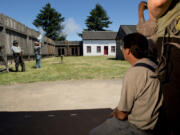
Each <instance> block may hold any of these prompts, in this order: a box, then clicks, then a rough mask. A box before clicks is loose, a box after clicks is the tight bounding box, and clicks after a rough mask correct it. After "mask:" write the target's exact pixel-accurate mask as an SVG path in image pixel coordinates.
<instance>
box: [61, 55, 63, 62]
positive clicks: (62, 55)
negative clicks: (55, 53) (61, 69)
mask: <svg viewBox="0 0 180 135" xmlns="http://www.w3.org/2000/svg"><path fill="white" fill-rule="evenodd" d="M61 64H63V55H61Z"/></svg>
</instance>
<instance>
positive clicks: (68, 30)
mask: <svg viewBox="0 0 180 135" xmlns="http://www.w3.org/2000/svg"><path fill="white" fill-rule="evenodd" d="M80 30H81V28H80V26H79V25H78V24H77V23H76V22H75V20H74V18H72V17H70V18H68V19H67V20H66V21H65V23H64V30H63V35H66V36H68V35H73V34H77V33H78V32H80Z"/></svg>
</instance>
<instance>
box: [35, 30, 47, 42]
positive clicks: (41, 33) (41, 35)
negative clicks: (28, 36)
mask: <svg viewBox="0 0 180 135" xmlns="http://www.w3.org/2000/svg"><path fill="white" fill-rule="evenodd" d="M38 31H39V32H40V35H39V36H38V38H37V39H38V40H39V42H42V41H43V38H44V36H45V34H46V32H45V31H44V30H43V28H42V27H38Z"/></svg>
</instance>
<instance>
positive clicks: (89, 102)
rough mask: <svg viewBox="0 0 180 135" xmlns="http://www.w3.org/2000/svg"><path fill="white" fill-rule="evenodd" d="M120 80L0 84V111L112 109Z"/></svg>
mask: <svg viewBox="0 0 180 135" xmlns="http://www.w3.org/2000/svg"><path fill="white" fill-rule="evenodd" d="M121 85H122V80H70V81H55V82H38V83H29V84H15V85H0V111H47V110H76V109H97V108H115V107H116V105H117V104H118V102H119V99H120V90H121V87H122V86H121Z"/></svg>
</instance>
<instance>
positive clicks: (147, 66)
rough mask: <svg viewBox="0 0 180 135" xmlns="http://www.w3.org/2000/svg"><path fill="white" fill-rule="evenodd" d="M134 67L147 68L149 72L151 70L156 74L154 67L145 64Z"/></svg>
mask: <svg viewBox="0 0 180 135" xmlns="http://www.w3.org/2000/svg"><path fill="white" fill-rule="evenodd" d="M134 66H135V67H138V66H141V67H145V68H148V69H149V70H151V71H152V72H155V68H153V67H152V66H150V65H148V64H145V63H137V64H135V65H134Z"/></svg>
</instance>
